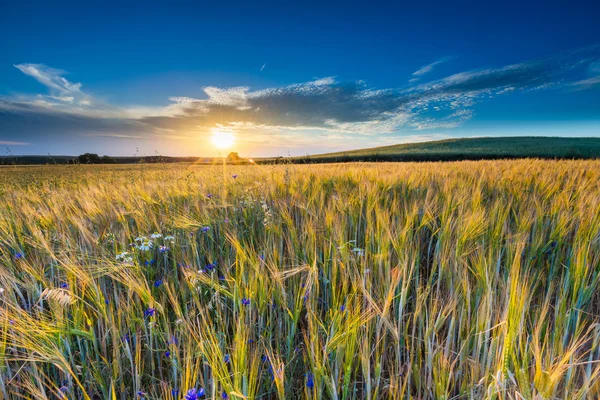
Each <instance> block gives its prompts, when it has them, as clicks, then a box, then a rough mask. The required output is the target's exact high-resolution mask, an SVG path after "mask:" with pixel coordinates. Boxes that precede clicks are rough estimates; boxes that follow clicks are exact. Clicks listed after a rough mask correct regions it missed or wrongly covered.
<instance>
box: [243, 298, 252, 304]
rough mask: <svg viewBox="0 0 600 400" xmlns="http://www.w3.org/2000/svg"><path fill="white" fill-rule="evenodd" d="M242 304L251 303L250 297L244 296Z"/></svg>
mask: <svg viewBox="0 0 600 400" xmlns="http://www.w3.org/2000/svg"><path fill="white" fill-rule="evenodd" d="M242 304H243V305H245V306H247V305H249V304H250V299H247V298H245V297H244V298H243V299H242Z"/></svg>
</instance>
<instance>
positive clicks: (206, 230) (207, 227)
mask: <svg viewBox="0 0 600 400" xmlns="http://www.w3.org/2000/svg"><path fill="white" fill-rule="evenodd" d="M200 230H201V231H202V232H205V233H206V232H208V231H210V226H205V227H203V228H200Z"/></svg>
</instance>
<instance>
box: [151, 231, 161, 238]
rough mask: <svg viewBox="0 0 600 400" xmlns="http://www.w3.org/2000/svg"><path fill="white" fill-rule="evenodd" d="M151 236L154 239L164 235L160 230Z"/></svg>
mask: <svg viewBox="0 0 600 400" xmlns="http://www.w3.org/2000/svg"><path fill="white" fill-rule="evenodd" d="M150 237H151V238H152V239H159V238H161V237H162V235H161V234H160V233H158V232H154V233H153V234H152V235H150Z"/></svg>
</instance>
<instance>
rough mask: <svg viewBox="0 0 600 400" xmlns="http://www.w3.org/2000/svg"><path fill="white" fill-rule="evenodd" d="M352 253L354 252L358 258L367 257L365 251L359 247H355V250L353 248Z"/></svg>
mask: <svg viewBox="0 0 600 400" xmlns="http://www.w3.org/2000/svg"><path fill="white" fill-rule="evenodd" d="M352 252H353V253H354V254H356V255H357V256H359V257H362V256H364V255H365V251H364V250H363V249H361V248H359V247H355V248H353V249H352Z"/></svg>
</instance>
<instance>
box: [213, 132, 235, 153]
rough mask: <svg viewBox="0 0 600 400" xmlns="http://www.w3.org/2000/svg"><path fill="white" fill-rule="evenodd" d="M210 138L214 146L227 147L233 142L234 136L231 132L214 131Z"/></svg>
mask: <svg viewBox="0 0 600 400" xmlns="http://www.w3.org/2000/svg"><path fill="white" fill-rule="evenodd" d="M211 140H212V142H213V144H214V145H215V147H217V148H219V149H228V148H230V147H231V146H233V144H234V143H235V136H234V134H233V133H231V132H224V131H214V132H213V134H212V138H211Z"/></svg>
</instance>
